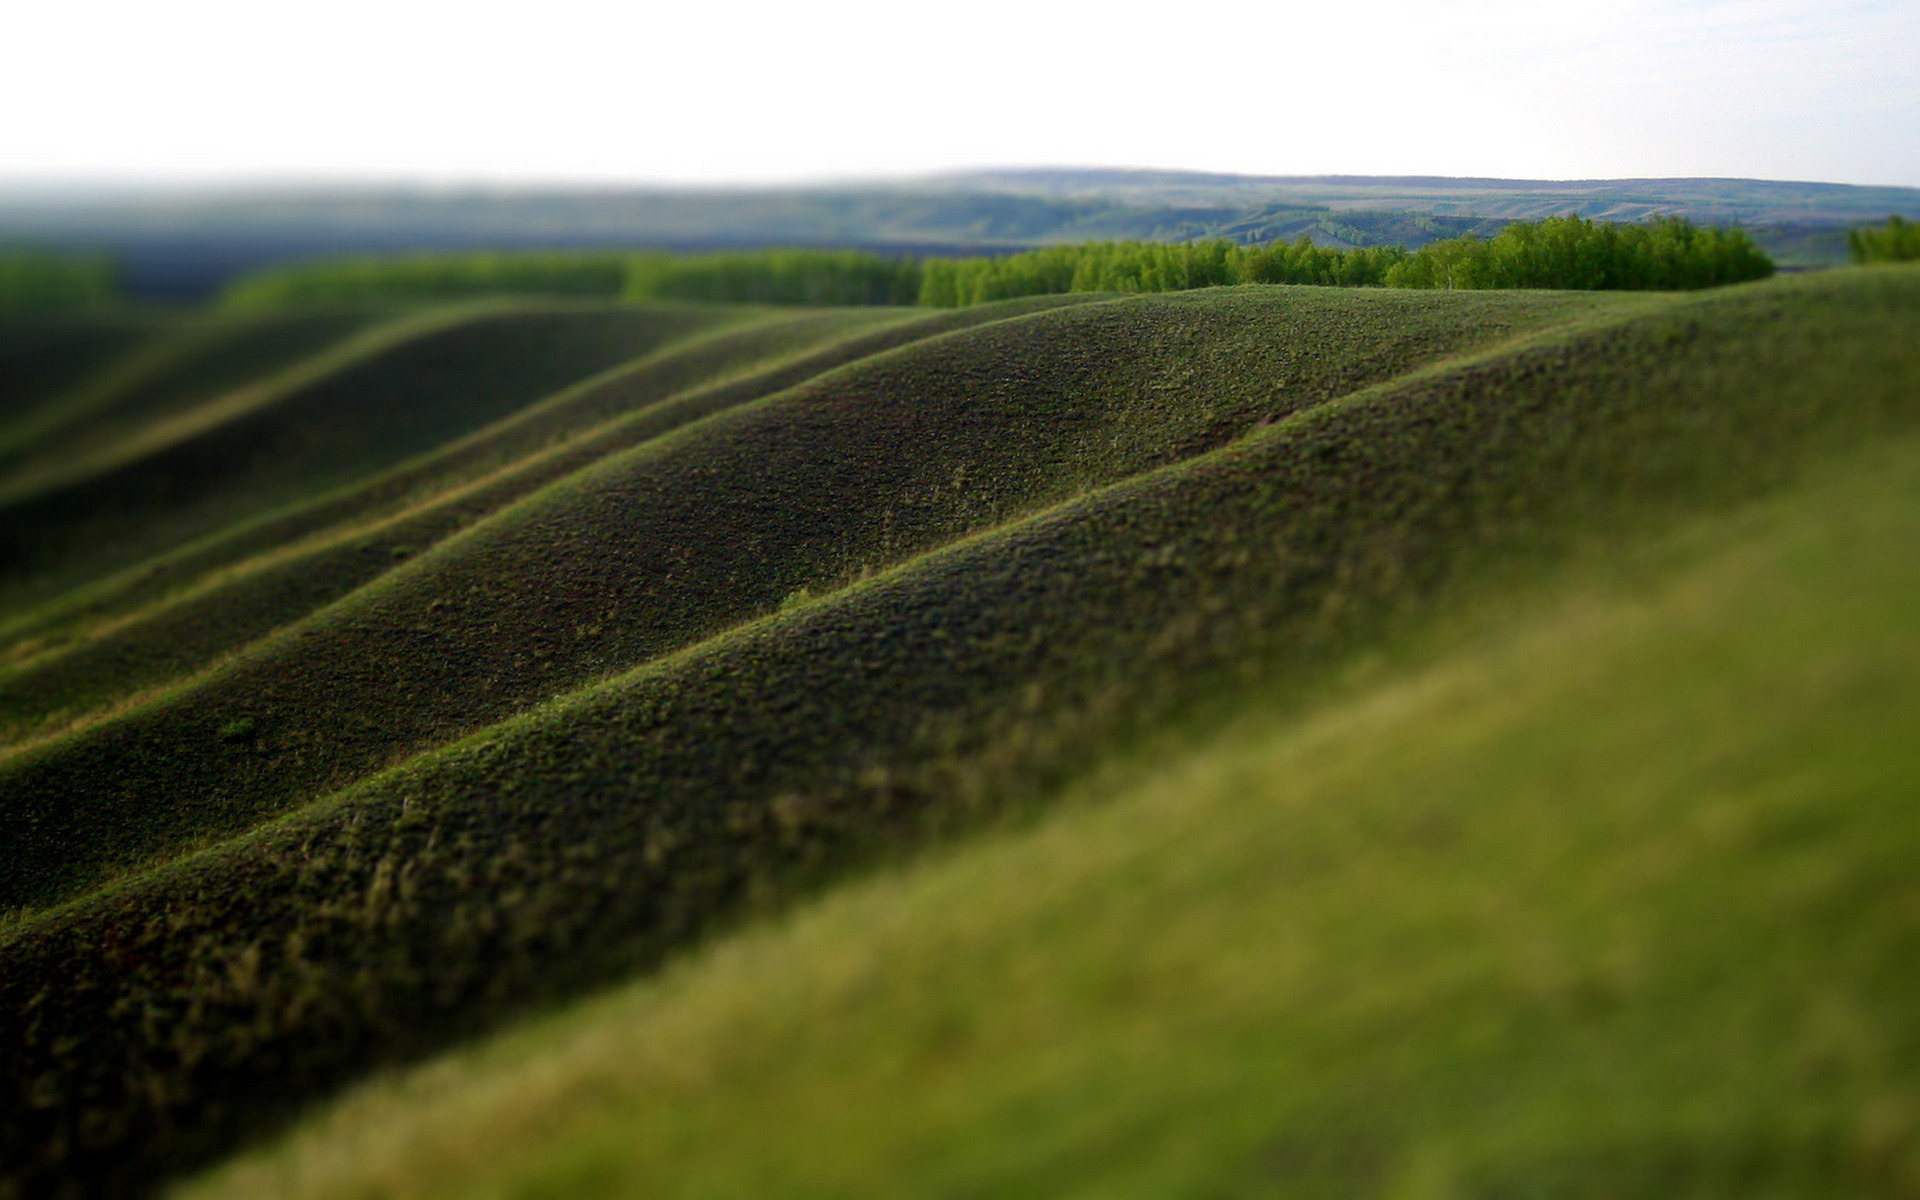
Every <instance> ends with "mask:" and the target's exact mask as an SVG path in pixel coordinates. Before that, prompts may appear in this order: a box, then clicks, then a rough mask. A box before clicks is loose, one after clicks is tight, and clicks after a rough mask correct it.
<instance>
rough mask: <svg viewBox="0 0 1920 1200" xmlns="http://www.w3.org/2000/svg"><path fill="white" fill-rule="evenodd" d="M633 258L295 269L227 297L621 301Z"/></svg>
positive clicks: (339, 262)
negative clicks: (603, 298) (577, 298)
mask: <svg viewBox="0 0 1920 1200" xmlns="http://www.w3.org/2000/svg"><path fill="white" fill-rule="evenodd" d="M628 258H629V256H628V255H625V254H617V253H605V252H587V253H550V254H549V253H495V254H486V253H481V254H475V253H466V252H461V253H448V254H409V255H395V256H388V257H383V258H337V259H322V260H319V261H316V262H303V263H290V264H288V265H286V266H283V267H271V268H268V269H267V270H264V271H259V272H256V273H254V274H252V275H248V276H245V277H243V278H241V279H239V280H237V281H236V282H234V283H232V284H230V285H229V286H228V287H227V289H226V291H224V292H223V293H222V294H221V297H220V303H221V306H222V307H224V308H231V309H251V308H284V307H287V306H289V305H301V304H346V303H356V302H364V301H368V300H452V299H458V298H461V297H465V296H489V295H502V294H514V293H525V294H528V295H542V296H609V297H611V296H618V295H620V294H621V291H622V289H624V288H625V287H626V285H627V276H628Z"/></svg>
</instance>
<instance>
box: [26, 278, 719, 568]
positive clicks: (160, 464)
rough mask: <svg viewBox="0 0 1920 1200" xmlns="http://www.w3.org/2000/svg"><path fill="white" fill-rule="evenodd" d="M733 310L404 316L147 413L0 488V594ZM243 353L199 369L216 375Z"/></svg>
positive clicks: (460, 423) (236, 512) (453, 424)
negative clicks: (76, 459)
mask: <svg viewBox="0 0 1920 1200" xmlns="http://www.w3.org/2000/svg"><path fill="white" fill-rule="evenodd" d="M729 315H730V314H729V313H728V310H725V309H716V310H711V311H710V312H708V311H700V310H694V309H690V308H685V307H681V308H633V309H614V308H608V307H606V306H593V307H581V308H571V309H570V308H567V307H563V306H560V305H558V304H555V305H551V306H546V307H544V308H534V309H525V308H521V309H515V310H508V311H488V310H487V309H485V308H476V309H473V310H469V311H466V312H460V311H455V312H452V313H449V314H428V315H427V316H425V317H414V318H401V319H400V320H399V323H398V327H397V328H388V329H384V330H381V329H376V330H372V331H369V332H368V333H367V334H366V335H365V337H364V339H359V340H350V341H348V342H346V343H344V344H342V345H341V347H340V350H339V351H338V352H337V353H325V354H323V356H322V359H321V361H319V362H309V363H302V364H296V365H294V366H291V367H289V368H288V369H287V370H286V371H285V372H282V373H280V375H279V376H278V377H274V376H269V377H267V378H265V379H261V380H259V381H257V382H256V383H254V384H251V385H249V386H246V387H241V388H236V389H232V390H216V391H215V392H213V393H211V394H209V395H208V396H207V398H206V399H205V401H204V402H203V403H202V404H200V405H198V406H197V407H194V408H192V409H190V410H188V411H185V412H179V413H175V414H171V415H169V416H168V418H167V419H164V420H159V421H155V422H151V423H147V424H143V425H142V426H141V427H140V428H139V430H138V431H137V432H136V433H133V434H130V435H128V437H127V438H125V439H123V440H122V441H121V442H120V443H117V444H116V445H114V446H112V447H110V448H107V449H104V450H102V451H100V452H98V456H97V459H96V460H95V461H92V462H89V463H88V464H87V465H88V466H89V467H90V468H91V469H90V470H89V471H88V472H87V473H86V474H84V475H81V476H79V477H73V476H62V477H56V478H57V482H54V483H53V484H52V485H51V486H49V487H48V488H47V489H46V490H41V491H34V492H31V493H29V494H18V493H15V494H12V495H5V496H4V498H0V563H4V567H0V597H4V598H5V599H6V600H8V601H9V602H10V603H14V604H19V603H22V602H25V601H29V600H31V599H35V598H40V597H43V596H45V595H47V594H49V593H51V592H54V591H58V590H65V589H70V588H73V587H77V586H79V585H81V584H84V583H86V582H87V581H88V580H90V579H92V578H97V577H98V576H99V575H101V574H103V573H106V572H109V571H111V570H113V569H116V568H120V567H125V566H127V565H130V563H131V562H133V561H136V560H138V559H140V558H144V557H147V556H150V555H152V554H154V553H156V552H158V551H160V550H162V549H164V548H166V547H168V546H169V545H170V544H173V543H177V542H179V541H182V540H186V539H190V538H192V537H194V536H196V535H199V534H202V533H205V532H208V531H210V530H213V529H216V528H218V527H219V526H221V525H225V524H228V523H230V522H233V521H236V520H240V519H244V518H245V517H247V516H249V515H252V514H254V513H258V512H261V511H264V510H266V509H269V508H271V507H274V506H277V505H279V504H285V503H288V502H291V501H293V500H295V499H298V498H300V497H301V496H302V494H303V493H311V492H314V491H317V490H321V489H324V488H326V487H329V486H333V485H339V484H344V483H346V482H348V481H349V480H351V479H353V478H354V477H355V476H358V475H364V474H367V473H370V472H373V471H376V470H378V469H379V468H381V467H383V466H388V465H391V464H393V463H396V462H399V461H401V460H403V459H405V458H408V457H411V456H413V455H414V454H418V453H421V452H423V451H426V450H428V449H430V448H432V447H434V446H436V445H438V444H440V443H442V442H444V441H446V440H448V439H450V438H454V437H457V436H459V435H461V434H463V433H466V432H468V431H470V430H472V429H474V428H477V427H479V426H482V425H485V424H487V423H489V422H490V421H492V420H494V419H497V418H500V417H503V416H506V415H507V414H508V413H510V412H512V411H513V410H514V409H516V408H518V407H521V406H524V405H526V404H528V403H530V402H532V401H533V400H536V399H538V398H539V397H540V396H542V395H544V394H545V393H546V392H548V391H551V390H553V389H554V388H557V387H559V386H562V385H563V384H565V383H568V382H571V381H573V380H575V379H577V378H579V377H580V376H581V375H583V374H587V373H591V372H593V371H595V370H599V369H603V368H605V367H609V366H612V365H614V364H616V363H618V362H621V361H623V360H625V359H627V358H631V357H633V356H635V355H638V354H641V353H644V352H645V351H646V350H648V349H650V348H652V347H654V346H657V345H659V344H660V343H661V342H662V341H664V340H666V339H668V338H671V337H674V336H684V335H685V334H687V333H689V332H693V331H695V330H698V329H700V328H702V327H704V326H708V325H711V324H713V323H715V322H717V321H722V320H725V319H727V318H728V316H729ZM196 332H197V331H196ZM189 336H191V334H189ZM237 349H241V348H238V347H229V348H228V350H229V353H228V354H226V355H220V354H215V355H211V356H208V359H207V361H205V362H204V363H202V364H200V372H201V373H202V374H204V375H208V376H213V377H215V378H217V377H218V376H219V375H220V374H221V373H222V372H223V371H225V370H227V369H228V361H230V360H231V359H232V358H233V357H236V355H235V354H234V353H233V351H235V350H237ZM221 382H226V381H225V380H222V381H221Z"/></svg>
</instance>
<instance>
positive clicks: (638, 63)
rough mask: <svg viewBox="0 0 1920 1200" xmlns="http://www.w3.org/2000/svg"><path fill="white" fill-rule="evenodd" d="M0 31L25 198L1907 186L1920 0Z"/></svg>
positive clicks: (44, 8)
mask: <svg viewBox="0 0 1920 1200" xmlns="http://www.w3.org/2000/svg"><path fill="white" fill-rule="evenodd" d="M0 44H4V45H5V46H6V47H7V50H6V53H5V55H4V59H3V60H0V61H4V69H0V176H10V177H13V178H15V179H18V178H21V177H23V176H24V177H38V178H62V179H76V178H98V177H102V176H108V177H131V178H145V179H152V178H160V179H187V180H206V179H261V178H283V177H288V176H294V177H300V178H309V179H310V178H316V177H318V178H343V177H371V178H381V179H395V178H400V179H420V180H431V181H447V182H452V181H469V180H488V181H509V180H538V181H584V180H613V181H619V180H662V181H669V180H670V181H685V182H694V181H729V182H736V181H762V180H764V181H776V180H780V181H784V180H793V179H816V178H845V177H874V176H889V175H902V174H913V173H921V172H927V171H934V170H940V169H946V168H957V167H968V166H986V165H1027V164H1085V165H1094V164H1099V165H1129V166H1158V167H1184V168H1196V169H1206V170H1222V171H1244V172H1254V173H1262V174H1321V173H1356V174H1444V175H1498V176H1510V177H1524V178H1572V177H1617V176H1633V175H1641V176H1645V175H1737V176H1753V177H1762V178H1773V179H1821V180H1833V181H1839V182H1847V183H1889V184H1910V185H1920V0H1859V2H1851V3H1850V2H1847V0H1817V2H1816V0H1681V2H1661V0H1620V2H1617V3H1614V2H1608V0H1590V2H1587V3H1579V4H1574V3H1565V2H1561V3H1550V2H1547V0H1527V2H1525V3H1520V2H1510V0H1484V2H1475V0H1464V2H1452V3H1432V4H1427V3H1409V2H1404V0H1376V2H1373V3H1345V4H1341V3H1328V2H1327V0H1315V2H1314V3H1312V4H1303V5H1298V6H1295V5H1292V4H1287V3H1263V4H1207V3H1161V4H1153V5H1138V6H1135V5H1128V4H1122V3H1114V2H1112V0H1107V2H1103V3H1087V4H1059V3H1047V2H1045V0H968V2H966V3H949V4H938V5H934V4H913V3H910V2H905V0H890V2H886V3H866V2H864V0H818V2H814V3H808V2H807V0H784V2H780V3H758V2H753V3H726V2H724V0H720V2H709V3H699V2H698V0H675V2H673V3H642V4H629V5H612V4H605V5H602V4H590V3H582V2H579V0H542V2H541V3H522V4H512V5H507V4H497V3H488V2H487V0H458V2H448V3H442V2H439V0H325V2H324V3H313V2H308V3H301V2H300V0H287V2H284V3H273V2H265V3H263V2H262V0H165V2H164V3H155V2H153V0H57V2H53V3H37V4H36V3H19V4H12V5H8V6H7V7H6V9H5V12H4V15H0Z"/></svg>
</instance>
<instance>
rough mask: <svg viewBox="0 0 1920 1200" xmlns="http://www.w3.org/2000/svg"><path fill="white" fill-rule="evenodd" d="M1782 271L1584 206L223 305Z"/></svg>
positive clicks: (494, 270)
mask: <svg viewBox="0 0 1920 1200" xmlns="http://www.w3.org/2000/svg"><path fill="white" fill-rule="evenodd" d="M1773 269H1774V266H1773V262H1772V260H1771V259H1769V258H1768V257H1767V255H1766V254H1765V253H1763V252H1762V251H1761V250H1760V249H1759V248H1758V247H1757V246H1755V245H1754V243H1753V241H1752V239H1751V238H1750V237H1748V236H1747V234H1745V233H1744V232H1742V231H1740V230H1737V229H1710V228H1701V227H1699V226H1695V225H1692V224H1690V223H1689V222H1687V221H1684V220H1681V219H1679V218H1673V217H1665V218H1656V219H1655V220H1653V221H1650V222H1648V223H1646V224H1638V225H1619V224H1609V223H1604V222H1595V221H1589V220H1586V219H1584V218H1581V217H1577V216H1576V217H1549V218H1547V219H1546V220H1544V221H1538V222H1522V223H1515V224H1511V225H1508V226H1507V227H1506V228H1504V229H1502V230H1501V231H1500V232H1499V233H1498V234H1496V235H1494V236H1493V237H1491V238H1487V239H1481V238H1477V237H1473V236H1471V235H1469V236H1466V237H1459V238H1447V239H1443V240H1441V241H1437V242H1431V243H1429V244H1427V245H1426V246H1423V247H1421V248H1420V249H1418V250H1406V249H1403V248H1401V247H1398V246H1367V247H1357V248H1352V249H1337V248H1331V247H1325V246H1319V245H1315V244H1314V243H1313V241H1312V240H1311V239H1309V238H1307V237H1304V236H1302V237H1300V238H1298V239H1296V240H1294V241H1293V242H1290V243H1289V242H1273V243H1269V244H1267V245H1263V246H1242V245H1239V244H1236V243H1233V242H1229V241H1225V240H1218V239H1215V240H1208V241H1200V242H1141V241H1124V242H1121V241H1115V242H1089V243H1084V244H1080V245H1069V246H1049V247H1045V248H1042V249H1037V250H1028V251H1024V252H1021V253H1018V254H1011V255H1006V256H1001V257H993V256H986V255H977V256H968V257H933V258H927V259H923V260H918V261H916V260H913V259H910V258H899V257H889V256H885V255H881V254H877V253H873V252H865V251H831V250H760V251H734V252H721V253H709V254H686V255H674V254H667V253H643V254H632V253H618V252H605V253H593V252H584V253H542V254H520V253H495V254H435V255H416V256H402V257H390V258H355V259H340V260H330V261H320V262H313V263H305V264H295V265H290V266H286V267H280V268H275V269H272V270H268V271H263V272H260V273H258V274H256V275H253V276H250V277H247V278H245V279H242V280H240V281H239V282H237V283H236V284H234V285H233V286H231V287H230V288H228V290H227V291H226V293H225V295H224V296H223V300H222V303H223V304H224V306H226V307H228V308H234V309H248V308H273V307H284V306H287V305H294V304H326V303H344V302H349V301H356V302H357V301H365V300H402V301H405V300H429V299H453V298H458V297H465V296H480V295H493V294H514V293H519V294H539V295H559V296H604V297H612V296H621V297H625V298H627V299H687V300H708V301H721V302H731V303H748V304H826V305H847V304H852V305H873V304H882V305H912V304H918V305H925V306H930V307H943V308H953V307H960V306H964V305H970V304H981V303H986V302H988V301H993V300H1005V299H1011V298H1013V297H1017V296H1037V295H1052V294H1060V293H1067V292H1167V291H1183V290H1186V289H1189V288H1202V287H1220V286H1226V285H1231V284H1240V283H1296V284H1320V285H1328V286H1338V287H1405V288H1463V289H1480V288H1567V289H1597V290H1621V289H1624V290H1684V289H1692V288H1704V287H1714V286H1718V285H1720V284H1727V283H1737V282H1741V281H1743V280H1750V279H1760V278H1763V277H1765V276H1767V275H1770V274H1772V273H1773Z"/></svg>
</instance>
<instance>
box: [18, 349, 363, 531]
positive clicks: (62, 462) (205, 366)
mask: <svg viewBox="0 0 1920 1200" xmlns="http://www.w3.org/2000/svg"><path fill="white" fill-rule="evenodd" d="M371 323H372V318H371V317H370V316H369V314H366V313H357V312H344V313H319V314H301V315H296V316H277V317H266V318H256V319H253V320H213V321H202V322H194V323H192V324H186V323H184V322H183V323H182V325H183V326H184V327H182V328H178V329H177V330H175V331H173V332H172V334H171V336H165V337H160V338H156V339H154V340H152V341H150V342H149V343H147V344H145V345H143V346H142V347H141V349H140V352H138V353H135V354H129V355H125V356H123V357H120V358H118V359H117V360H116V361H114V363H113V366H112V368H111V369H110V370H108V371H106V372H104V373H103V374H102V375H101V376H100V377H98V378H96V379H94V380H90V381H89V384H88V386H87V387H86V388H85V389H84V390H83V391H81V392H80V393H79V394H75V395H68V396H64V397H62V398H61V402H60V403H59V404H57V405H51V406H49V407H47V408H45V409H43V410H41V411H40V412H39V413H37V414H36V416H37V418H38V419H37V420H34V421H31V422H25V421H22V422H16V423H13V424H10V425H9V426H7V428H6V430H5V434H4V437H3V438H0V472H4V475H3V476H0V478H4V480H5V482H4V484H0V504H5V503H7V502H10V501H17V500H19V499H20V498H22V497H25V496H31V495H33V494H34V493H36V492H40V491H45V490H48V489H49V488H51V487H54V486H57V485H58V484H59V483H61V482H64V481H70V480H72V479H75V478H85V477H86V476H87V475H89V474H92V473H94V472H95V471H97V470H99V469H100V465H101V464H111V463H112V462H113V461H114V459H115V457H116V450H117V449H118V447H119V446H121V445H122V444H124V442H125V441H127V440H129V439H131V440H136V441H137V440H138V439H139V438H140V437H141V436H142V435H143V434H144V432H145V430H146V428H147V427H149V426H152V425H157V424H161V423H163V422H168V421H171V420H174V419H177V418H178V417H179V416H180V415H181V414H182V413H183V412H187V411H191V410H192V409H194V408H197V407H198V406H199V405H201V404H203V403H205V401H206V399H207V398H208V397H209V396H218V395H221V394H223V393H225V392H228V391H230V390H232V389H234V388H238V387H240V386H241V385H243V384H246V383H249V382H252V381H253V380H254V379H256V378H258V377H260V376H263V375H271V374H274V373H276V372H278V371H280V370H283V369H285V368H286V367H288V366H290V365H292V363H293V362H295V361H297V360H299V359H302V358H306V357H308V356H310V355H312V354H316V353H318V352H320V351H321V350H322V349H324V348H326V347H327V346H328V345H329V344H331V343H333V342H336V341H339V340H342V339H344V338H347V337H350V336H351V335H353V334H354V333H356V332H358V331H359V330H361V329H363V328H365V327H366V326H367V325H369V324H371ZM123 453H124V452H123Z"/></svg>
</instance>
